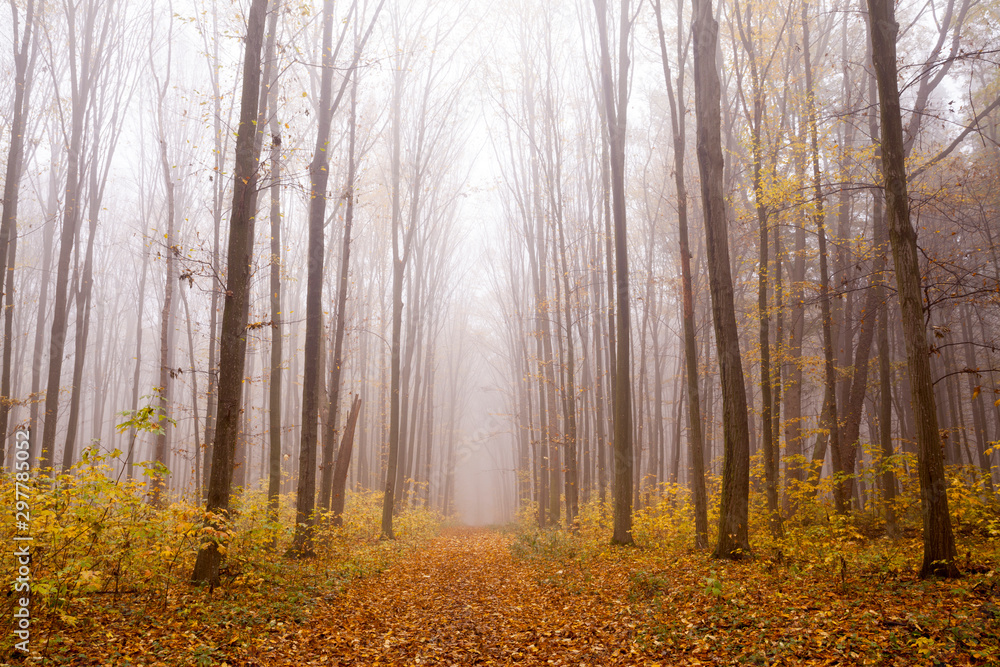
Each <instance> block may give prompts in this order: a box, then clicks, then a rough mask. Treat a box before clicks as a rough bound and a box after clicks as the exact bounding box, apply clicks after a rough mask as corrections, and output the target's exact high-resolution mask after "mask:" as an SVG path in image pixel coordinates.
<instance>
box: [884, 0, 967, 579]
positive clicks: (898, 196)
mask: <svg viewBox="0 0 1000 667" xmlns="http://www.w3.org/2000/svg"><path fill="white" fill-rule="evenodd" d="M868 14H869V21H870V37H871V43H872V64H873V65H874V69H875V79H876V81H877V83H878V97H879V111H880V119H881V127H880V130H881V136H882V174H883V177H884V179H885V208H886V211H885V213H886V218H887V219H888V227H889V242H890V244H891V246H892V258H893V263H894V265H895V268H896V285H897V290H898V294H899V306H900V310H901V313H902V329H903V338H904V340H905V342H906V363H907V370H908V372H909V378H910V401H911V404H912V406H913V412H914V417H915V422H916V423H915V426H916V432H917V458H918V466H919V470H920V506H921V510H922V513H923V522H924V531H923V541H924V559H923V564H922V565H921V567H920V576H921V577H928V576H932V575H940V576H945V577H955V576H958V566H957V565H956V564H955V538H954V536H953V535H952V530H951V516H950V515H949V513H948V494H947V482H946V481H945V477H944V460H943V455H942V452H941V434H940V432H939V431H938V422H937V407H936V405H935V400H934V385H933V381H932V380H931V366H930V358H929V356H928V346H927V333H926V331H925V329H924V303H923V297H922V294H921V289H920V261H919V256H918V255H917V234H916V231H915V230H914V229H913V225H912V224H911V222H910V202H909V195H908V194H907V182H906V167H905V164H904V144H903V123H902V114H901V112H900V101H899V84H898V81H897V76H898V70H897V66H896V36H897V35H898V33H899V24H898V23H896V18H895V10H894V7H893V3H892V2H891V0H868Z"/></svg>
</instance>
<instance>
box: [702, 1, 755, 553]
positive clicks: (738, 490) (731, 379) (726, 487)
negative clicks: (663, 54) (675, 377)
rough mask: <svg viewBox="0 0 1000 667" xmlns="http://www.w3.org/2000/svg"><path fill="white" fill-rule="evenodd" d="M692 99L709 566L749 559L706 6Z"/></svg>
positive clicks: (744, 447)
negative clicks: (708, 350)
mask: <svg viewBox="0 0 1000 667" xmlns="http://www.w3.org/2000/svg"><path fill="white" fill-rule="evenodd" d="M693 22H694V24H693V28H692V29H693V32H694V91H695V118H696V119H697V152H698V168H699V172H700V174H701V201H702V207H703V209H704V219H705V239H706V243H707V255H708V280H709V287H710V291H711V295H712V321H713V323H714V325H715V344H716V348H717V352H718V360H719V376H720V379H721V382H722V411H723V412H722V424H723V432H724V457H725V458H724V461H723V468H722V501H721V506H720V507H719V541H718V543H717V544H716V547H715V551H714V552H713V553H712V556H713V557H714V558H730V559H734V560H738V559H741V558H746V557H748V556H749V555H750V541H749V537H748V534H747V521H748V516H749V502H750V500H749V497H750V430H749V424H748V421H747V419H748V417H747V397H746V384H745V382H744V378H743V362H742V359H741V356H740V341H739V332H738V330H737V327H736V306H735V301H734V296H733V278H732V273H731V269H730V266H731V264H730V258H729V237H728V232H727V229H726V226H727V225H726V201H725V197H724V195H723V190H722V184H723V167H724V163H723V158H722V115H721V101H720V97H721V93H720V83H719V71H718V66H717V64H716V60H715V55H716V50H717V49H718V40H719V24H718V22H717V21H716V20H715V18H714V17H713V15H712V2H711V0H694V19H693Z"/></svg>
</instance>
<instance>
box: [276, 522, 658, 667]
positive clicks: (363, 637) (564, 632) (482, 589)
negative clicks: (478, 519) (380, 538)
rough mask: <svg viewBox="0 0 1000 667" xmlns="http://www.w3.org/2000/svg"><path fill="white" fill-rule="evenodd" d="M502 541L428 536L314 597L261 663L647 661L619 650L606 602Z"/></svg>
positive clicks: (620, 628) (623, 629) (621, 628)
mask: <svg viewBox="0 0 1000 667" xmlns="http://www.w3.org/2000/svg"><path fill="white" fill-rule="evenodd" d="M508 542H509V538H507V537H504V536H502V535H499V534H497V533H491V532H486V531H455V532H452V533H449V534H446V535H443V536H441V537H438V538H436V539H434V540H432V541H431V542H429V543H428V544H427V545H425V546H423V547H421V548H419V549H417V550H415V551H414V552H413V553H412V554H411V555H409V556H406V557H403V558H400V559H399V560H398V561H397V562H396V563H395V564H394V565H393V566H392V567H390V568H389V569H387V570H386V571H385V572H383V573H381V574H380V575H378V576H376V577H372V578H370V579H366V580H362V581H359V582H357V583H355V584H353V585H352V586H351V587H349V588H348V590H347V591H345V593H344V594H343V595H342V596H338V597H337V598H336V599H334V600H330V601H324V602H323V603H321V604H320V605H319V607H318V608H317V609H316V610H315V613H314V614H313V623H312V624H311V625H310V626H307V627H305V628H304V629H302V630H301V631H299V632H298V633H297V636H294V637H289V641H288V643H287V644H286V645H285V647H284V648H285V649H286V650H288V653H287V654H285V655H284V656H283V655H280V654H279V655H270V656H267V657H266V664H275V665H278V664H289V665H292V664H304V663H306V662H308V664H329V665H378V664H392V665H514V664H517V665H540V664H544V665H560V664H562V665H626V664H646V663H647V661H646V660H643V659H641V658H639V656H635V655H633V656H632V657H631V658H630V657H629V656H628V652H629V650H628V649H627V648H626V647H624V646H623V639H624V637H623V635H626V634H628V627H627V625H628V624H627V623H625V622H624V621H625V619H618V620H619V621H622V623H619V622H616V619H615V615H616V612H615V608H614V607H615V606H613V605H610V604H606V603H604V602H602V601H601V600H600V599H599V598H598V597H597V596H593V595H587V594H585V593H584V594H581V591H574V592H572V593H570V592H569V591H567V590H564V589H563V588H561V587H560V586H558V585H553V584H552V583H549V582H545V579H546V578H548V577H555V578H556V580H558V577H559V575H560V574H561V573H562V572H561V571H557V572H554V573H548V574H547V573H543V572H538V571H536V570H535V569H534V568H533V567H532V566H533V563H530V562H526V561H521V560H519V559H516V558H514V557H513V556H512V555H511V552H510V548H509V544H508ZM624 643H629V642H624ZM276 648H278V649H279V651H276V653H279V652H280V648H281V647H280V646H279V647H276ZM293 656H294V657H293ZM261 657H262V658H263V657H264V656H261Z"/></svg>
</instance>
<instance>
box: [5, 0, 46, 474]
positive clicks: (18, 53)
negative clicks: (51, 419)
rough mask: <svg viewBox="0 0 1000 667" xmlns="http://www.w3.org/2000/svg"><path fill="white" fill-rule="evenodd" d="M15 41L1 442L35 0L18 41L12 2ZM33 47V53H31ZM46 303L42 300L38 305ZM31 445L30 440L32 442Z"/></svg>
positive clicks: (7, 394) (8, 395) (7, 196)
mask: <svg viewBox="0 0 1000 667" xmlns="http://www.w3.org/2000/svg"><path fill="white" fill-rule="evenodd" d="M10 6H11V12H12V13H13V21H14V25H13V35H14V36H15V39H14V40H12V41H13V42H14V110H13V111H14V117H13V119H12V120H11V124H10V146H9V147H8V151H7V171H6V175H5V177H4V191H3V217H2V222H0V294H6V297H7V305H6V307H5V313H4V314H5V318H4V320H5V321H4V349H3V379H2V381H0V442H4V443H5V442H7V423H8V415H9V412H10V406H11V402H10V398H11V391H10V375H11V367H10V362H11V352H12V348H13V347H14V341H13V328H12V327H13V309H14V303H15V302H14V260H15V259H16V248H17V205H18V202H19V200H20V189H21V173H22V171H23V167H24V138H25V128H26V126H27V115H28V108H29V106H30V105H29V98H30V96H31V95H30V92H31V86H30V84H29V81H30V79H31V74H32V73H33V72H34V69H35V57H36V54H37V53H38V39H37V38H35V39H32V30H33V29H34V28H35V3H34V0H28V4H27V7H26V8H25V16H24V33H23V34H22V35H21V43H20V46H19V45H18V42H17V38H16V37H17V29H18V28H17V23H18V16H17V5H16V4H14V3H11V5H10ZM29 49H30V53H29ZM42 307H43V305H42V304H40V305H39V308H42ZM29 446H30V442H29ZM3 465H4V446H3V445H0V468H2V467H3Z"/></svg>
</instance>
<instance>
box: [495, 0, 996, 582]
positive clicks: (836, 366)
mask: <svg viewBox="0 0 1000 667" xmlns="http://www.w3.org/2000/svg"><path fill="white" fill-rule="evenodd" d="M590 9H592V10H593V11H584V9H581V7H579V6H576V5H574V4H572V3H552V4H549V5H547V6H546V7H545V8H544V9H541V8H539V9H528V8H524V9H522V10H521V11H519V12H515V13H513V14H512V18H511V19H510V21H508V23H507V27H508V30H509V35H510V37H511V38H512V39H511V42H512V43H514V44H515V45H516V47H515V50H516V53H517V59H516V60H511V63H512V64H511V65H510V67H508V68H498V70H497V71H496V72H491V74H492V75H493V76H492V77H491V79H490V81H489V84H490V87H491V90H492V91H493V93H492V99H493V101H494V111H495V117H496V120H495V123H494V125H495V128H496V129H495V130H494V131H493V134H494V140H493V144H494V150H495V152H496V154H497V156H498V160H500V161H501V163H502V165H503V167H502V176H501V181H502V183H503V189H504V190H503V191H504V193H505V195H506V196H507V198H508V203H506V205H505V206H504V208H503V211H502V224H503V225H504V226H505V227H506V231H505V232H503V233H502V236H501V238H500V241H501V242H502V243H503V250H502V254H499V253H498V256H497V264H498V266H501V267H502V268H499V269H498V271H499V275H498V276H497V278H496V279H495V280H494V290H493V291H494V294H495V298H496V299H497V300H498V301H502V302H504V303H505V304H509V305H507V306H506V307H505V309H504V310H503V311H502V312H503V313H504V323H505V332H504V336H503V337H502V339H498V341H497V349H498V350H501V351H502V352H501V354H502V355H503V357H504V358H505V360H506V364H505V369H504V371H503V373H502V375H503V377H505V378H506V382H508V383H509V385H508V386H509V387H510V389H509V391H508V400H507V410H508V413H509V414H510V415H511V417H510V423H511V429H512V431H513V433H514V434H515V436H514V437H513V439H512V444H513V454H512V458H511V460H512V461H513V462H514V463H515V465H516V466H517V469H518V471H519V472H518V483H517V489H518V494H519V498H520V499H521V500H522V501H523V502H527V501H534V502H535V503H536V506H537V517H538V522H539V523H540V524H542V525H548V524H559V523H561V522H562V518H563V517H562V515H561V512H560V502H562V503H564V506H565V520H566V525H572V522H573V520H574V518H575V515H576V511H577V508H576V506H575V498H576V496H578V495H579V496H580V497H582V498H584V499H587V498H589V497H590V496H591V494H592V493H594V492H596V494H597V495H598V496H599V498H601V499H602V500H603V499H604V498H605V494H606V488H607V485H608V480H609V479H611V477H612V476H614V479H616V480H618V482H616V484H615V486H614V494H613V495H614V498H615V517H616V521H615V533H614V538H613V539H614V541H616V542H628V541H630V540H631V536H630V535H627V531H628V523H627V518H626V517H627V516H628V512H629V511H630V508H631V504H632V497H633V496H632V494H633V493H637V494H638V495H637V496H636V498H637V499H638V502H644V498H647V497H648V495H647V494H649V493H656V492H657V490H658V489H660V488H661V487H660V486H659V485H660V484H661V483H663V482H684V483H685V484H687V485H688V486H689V487H690V491H691V494H692V501H693V502H692V504H693V507H694V514H695V526H696V529H695V534H696V535H695V542H696V545H697V546H699V547H705V546H707V543H708V539H707V537H708V524H707V511H706V491H705V475H706V472H710V473H715V474H717V475H719V478H718V484H719V490H720V496H721V497H720V502H721V508H720V523H719V526H718V531H717V533H716V537H717V542H716V546H715V551H714V555H716V556H717V557H727V558H740V557H743V556H745V555H747V554H749V553H751V543H750V536H749V535H748V532H747V527H748V526H747V524H748V497H749V491H750V485H751V475H750V471H751V461H759V465H760V468H759V471H760V473H759V483H760V485H761V489H762V490H763V491H764V493H765V498H766V504H767V508H768V513H769V515H770V521H769V526H770V528H769V529H770V531H771V532H772V533H773V534H774V535H780V534H781V532H782V521H783V518H787V517H789V516H791V514H792V513H793V512H794V511H795V507H796V503H797V499H799V498H802V497H803V494H807V495H812V494H814V493H815V489H816V488H817V486H818V483H819V480H820V479H821V478H822V477H825V476H827V475H834V476H835V478H836V482H835V483H834V484H833V487H832V489H833V500H834V503H835V506H836V509H837V511H839V512H849V511H851V510H852V508H856V509H873V510H875V509H877V511H878V512H879V513H882V514H883V515H884V518H885V521H886V526H887V530H888V531H889V532H893V531H894V530H895V516H894V509H893V508H894V503H893V498H894V497H895V495H896V493H897V487H898V485H899V484H900V480H897V479H895V478H894V476H893V472H892V470H893V469H894V466H892V465H889V462H891V461H893V460H895V459H891V458H890V457H893V456H894V454H897V453H900V452H909V453H912V454H914V455H915V458H916V465H915V468H914V469H913V470H912V471H910V472H912V473H913V474H914V475H915V476H916V477H917V478H918V479H919V483H920V487H921V499H922V506H923V515H924V518H925V530H924V539H925V554H924V564H923V570H922V572H923V573H924V574H925V575H926V574H932V573H939V574H953V573H954V565H953V561H954V547H953V544H952V537H951V529H950V523H949V521H948V509H947V495H946V493H945V489H946V486H947V481H946V478H945V472H944V463H945V462H947V463H948V464H953V465H959V464H964V465H967V466H970V467H975V468H977V469H978V470H979V473H978V475H977V479H978V480H981V483H982V485H983V487H984V488H985V489H987V490H988V491H987V492H988V494H990V495H992V489H993V478H992V475H993V474H994V473H993V471H992V469H991V468H992V458H991V457H992V456H993V455H992V454H991V443H995V442H996V441H997V439H998V438H1000V430H998V428H1000V420H998V413H997V411H996V409H995V408H996V406H994V409H993V410H992V411H990V410H989V405H990V404H991V403H992V402H993V401H995V400H996V398H997V393H996V392H997V388H998V387H997V385H996V383H995V379H994V377H995V373H994V370H993V369H994V368H995V367H996V361H995V354H996V340H995V337H994V335H993V333H992V329H991V328H990V327H991V325H990V323H992V322H993V321H994V319H995V317H996V298H995V294H996V289H997V285H998V282H997V281H998V276H1000V274H998V272H997V270H996V266H995V261H993V260H992V259H991V257H992V256H993V254H994V253H995V249H994V246H993V240H992V238H991V236H992V232H991V231H990V229H989V227H990V216H991V215H992V214H993V212H995V210H996V209H995V206H996V202H995V201H991V202H990V203H987V202H986V201H985V200H983V199H977V200H976V203H974V204H973V203H972V201H971V200H968V199H966V194H965V193H966V192H968V191H969V190H968V189H969V188H970V185H971V184H970V183H969V182H968V181H967V180H966V179H967V178H968V174H969V172H968V166H967V165H969V164H975V165H977V167H976V168H975V169H977V170H978V169H979V168H983V167H986V165H991V164H992V161H993V160H994V159H995V157H996V153H995V148H990V147H989V146H990V144H989V137H990V136H993V134H995V132H996V117H995V115H991V113H992V110H993V109H994V108H995V106H996V102H995V100H994V99H993V97H992V96H995V81H992V80H991V79H990V77H988V76H985V77H984V73H985V69H988V67H989V65H988V64H987V62H986V61H987V60H988V56H987V55H986V53H987V52H988V51H989V46H990V44H991V42H990V36H989V35H986V34H983V33H980V32H979V31H977V30H975V29H972V28H970V25H971V23H970V21H974V20H975V19H974V17H975V16H976V15H977V13H978V12H983V11H985V12H986V13H989V12H990V11H993V10H990V9H987V8H986V7H983V6H975V5H973V4H972V3H967V2H962V1H961V0H957V1H956V2H949V3H947V5H946V6H943V7H940V8H935V13H934V14H928V13H925V12H926V11H930V9H929V8H925V10H918V9H915V8H914V9H910V8H907V9H906V11H907V12H908V15H907V16H906V17H905V19H904V21H905V25H907V26H909V28H908V32H906V33H897V32H896V28H893V26H895V25H896V24H895V18H894V16H893V15H892V13H891V12H890V13H889V14H886V13H885V12H886V10H885V8H884V7H882V8H878V7H872V8H869V7H867V6H857V7H850V6H848V7H845V6H841V5H837V6H834V7H828V6H825V5H822V4H821V3H820V4H817V3H807V2H791V3H786V4H785V5H781V6H771V5H768V6H763V5H760V4H759V3H754V2H749V3H748V2H738V3H735V4H727V5H721V6H719V7H713V5H712V4H711V3H709V2H704V3H701V2H696V3H695V5H694V7H693V9H691V8H688V7H686V6H685V5H684V3H675V4H673V6H670V7H668V6H667V5H666V3H663V2H655V3H653V4H652V6H646V7H645V8H644V9H642V10H638V11H637V10H636V9H635V8H630V6H629V3H627V2H623V3H620V4H619V5H618V6H616V7H613V8H612V7H608V6H607V5H606V4H605V3H602V2H595V3H594V7H593V8H590ZM879 12H881V14H879ZM876 16H878V18H877V19H876V18H874V17H876ZM869 17H872V18H869ZM720 20H721V22H720ZM872 26H874V27H872ZM883 28H884V30H883ZM880 31H881V32H880ZM574 32H575V34H574ZM897 42H898V43H899V44H900V51H899V52H900V53H905V54H907V55H908V57H909V58H910V59H911V61H912V62H913V63H914V65H913V66H911V67H910V69H912V70H914V72H915V73H914V74H912V77H911V78H910V79H909V80H907V79H904V83H906V84H907V88H904V90H903V93H902V99H903V100H904V102H903V103H902V105H901V104H900V98H901V94H900V92H899V90H898V89H897V87H896V85H895V84H896V81H897V79H898V78H899V73H898V72H897V71H896V69H895V66H894V68H893V70H892V71H891V72H889V71H884V72H883V71H882V69H883V67H886V65H885V62H884V59H886V58H888V59H889V60H891V61H892V63H895V62H896V61H897V58H896V55H891V56H886V55H885V54H884V53H883V54H879V53H878V52H879V49H882V50H883V51H885V52H886V53H887V52H888V51H887V50H888V49H889V47H892V48H893V49H895V48H896V44H897ZM553 43H556V44H566V43H572V44H573V45H574V48H575V49H576V50H575V51H572V52H568V53H567V52H565V51H562V52H559V51H557V50H555V49H553V48H552V44H553ZM616 43H617V52H616V48H615V46H616ZM928 44H930V45H931V46H930V48H929V49H927V48H925V46H926V45H928ZM644 50H645V54H646V55H645V57H644V58H640V56H639V55H637V54H640V53H643V52H644ZM856 54H861V55H863V56H864V57H856ZM893 54H895V50H894V51H893ZM615 55H617V58H616V57H615ZM879 59H883V60H881V61H880V60H879ZM633 60H634V61H636V62H633ZM873 62H874V63H875V65H874V67H873V66H872V63H873ZM904 62H905V61H904ZM653 67H655V68H658V69H659V70H660V72H661V75H660V76H659V78H658V80H657V79H656V78H655V77H654V76H652V74H651V72H652V71H654V70H653ZM692 77H693V86H692V85H691V83H688V81H689V79H690V78H692ZM957 81H966V82H968V83H969V85H968V86H967V89H968V90H970V91H972V92H971V94H970V97H968V98H967V99H965V100H964V102H960V101H959V100H955V99H951V100H950V101H949V100H945V99H944V97H943V96H942V91H943V90H945V88H943V87H942V86H948V85H951V84H954V82H957ZM986 81H991V83H989V84H986V85H984V84H985V83H986ZM887 82H889V83H892V85H891V86H890V85H889V83H887ZM942 82H950V84H943V83H942ZM973 82H974V83H973ZM692 87H693V89H694V90H693V95H692V91H691V88H692ZM637 92H638V93H639V94H638V95H637ZM629 96H631V100H632V101H631V108H632V109H636V108H637V107H638V108H641V113H642V122H643V123H644V124H645V125H646V127H645V128H643V129H641V130H633V131H630V132H629V133H628V140H627V141H626V142H625V143H624V144H616V142H617V141H619V140H620V138H619V135H620V134H623V133H625V128H624V127H623V126H620V125H619V123H624V121H623V119H624V117H625V111H626V109H629V103H628V99H629ZM637 98H639V99H640V100H641V102H637ZM623 100H625V102H623ZM960 105H961V108H960ZM570 109H572V110H573V111H572V112H570V111H568V110H570ZM909 109H912V111H909ZM902 110H908V111H902ZM692 111H693V118H694V120H695V123H694V125H695V127H694V128H693V130H692V129H691V127H690V124H689V123H688V122H687V120H688V118H689V117H691V116H690V115H689V114H691V112H692ZM928 118H935V119H937V120H938V121H940V122H937V123H933V122H928V121H927V119H928ZM895 126H899V127H904V128H905V131H902V130H901V132H902V137H903V138H902V139H900V140H899V141H901V143H900V144H899V146H898V147H896V148H894V144H893V141H894V140H893V139H891V138H890V134H891V133H892V132H894V130H893V127H895ZM976 136H978V137H979V139H980V141H979V145H978V146H976V145H973V143H972V142H969V141H968V139H969V138H970V137H976ZM567 137H572V139H567ZM963 142H966V143H963ZM688 143H693V144H694V147H695V155H696V157H697V165H698V170H697V172H696V173H695V172H694V168H693V166H690V163H689V161H686V160H685V157H686V154H687V145H688ZM577 144H578V145H577ZM622 145H624V146H625V147H626V155H625V157H624V158H623V157H622V156H621V154H620V153H619V152H618V151H620V150H621V146H622ZM963 146H964V148H960V147H963ZM894 152H895V153H898V154H894ZM905 158H910V162H909V163H908V164H909V167H904V165H903V160H904V159H905ZM897 161H898V162H899V164H896V162H897ZM622 164H624V165H625V167H624V169H625V180H626V183H627V184H629V185H628V187H627V189H626V190H625V194H624V195H623V196H624V199H623V203H621V204H619V199H618V198H619V196H620V195H619V193H618V191H617V189H616V188H617V187H618V186H617V180H616V179H618V178H619V176H618V170H619V169H620V168H621V166H620V165H622ZM991 168H992V167H987V169H991ZM907 169H908V171H907ZM692 178H696V179H697V181H698V182H699V184H700V191H701V197H700V199H699V200H692V199H689V197H688V188H687V183H688V181H689V180H690V179H692ZM907 182H909V183H910V186H909V190H910V194H909V195H907V194H904V193H903V191H904V190H906V188H907ZM984 185H985V182H984V181H980V182H979V184H978V185H975V186H971V188H972V189H975V190H976V191H978V192H980V193H982V192H983V190H982V187H983V186H984ZM915 192H919V193H920V195H914V194H913V193H915ZM890 201H891V203H890ZM960 201H961V202H962V203H959V202H960ZM945 202H948V203H947V204H945ZM969 204H971V206H970V207H968V208H966V206H967V205H969ZM945 209H947V212H945ZM960 211H963V212H961V213H960ZM974 219H976V220H977V221H976V222H973V220H974ZM626 221H627V223H626ZM626 224H627V230H628V231H627V236H626V235H625V233H624V230H625V229H626ZM918 229H919V232H920V234H919V239H918V236H917V231H918ZM563 238H571V239H575V240H576V242H575V243H572V244H569V245H567V246H566V247H565V248H564V247H563V245H562V243H563V241H562V239H563ZM917 240H919V243H920V245H919V249H920V252H918V245H917ZM890 241H891V243H890ZM970 243H971V245H970ZM733 248H735V249H736V251H735V252H733V251H732V249H733ZM567 250H568V253H569V257H570V260H569V261H568V262H567V261H566V259H565V258H564V255H563V253H565V252H567ZM626 252H627V254H628V255H629V257H628V258H627V259H626V258H625V257H624V255H625V254H626ZM626 262H631V263H632V268H631V271H630V270H629V269H628V268H627V263H626ZM501 263H502V264H501ZM706 274H707V275H706ZM501 276H503V277H501ZM973 276H975V277H973ZM628 281H631V282H632V289H631V296H632V298H633V299H635V300H637V301H634V302H633V303H635V305H634V306H632V307H631V308H630V307H629V303H628V297H629V294H630V291H629V289H628V287H627V283H628ZM623 285H624V286H625V289H624V291H623V290H622V288H623ZM897 297H898V298H897ZM973 314H975V317H976V318H977V320H978V323H979V324H980V327H979V328H976V326H974V323H973V322H972V319H971V317H970V316H971V315H973ZM630 317H632V318H633V319H632V321H631V323H630V321H629V320H630ZM893 323H897V325H896V326H893ZM622 331H625V332H627V335H625V336H622V335H621V332H622ZM876 334H877V335H876ZM713 341H714V346H713ZM713 347H714V349H713ZM953 348H957V349H961V350H967V351H969V353H970V355H969V356H965V357H959V356H957V355H956V349H953ZM578 350H579V351H580V352H579V353H576V351H578ZM949 350H950V351H949ZM960 380H963V381H960ZM989 396H992V397H993V398H992V399H990V398H986V397H989ZM630 400H632V401H633V402H632V403H631V404H630V403H629V401H630ZM622 406H628V407H627V408H625V412H624V413H621V412H619V410H620V409H621V408H622ZM987 411H990V412H991V414H990V415H989V416H987V414H986V413H987ZM939 421H940V423H941V425H942V428H940V429H939V427H938V422H939ZM578 426H579V427H578ZM623 428H624V429H625V431H626V432H627V433H628V437H627V438H623V437H622V435H621V433H620V432H619V431H620V430H621V429H623ZM939 433H943V434H944V442H943V443H942V440H941V436H940V435H938V434H939ZM627 440H631V447H632V448H631V450H630V449H629V448H628V447H627V446H626V444H627V443H626V441H627ZM682 461H683V465H682V463H681V462H682ZM865 469H870V470H874V471H876V472H878V475H877V480H878V483H877V487H878V488H874V487H869V486H866V484H865V483H864V482H863V481H862V476H861V475H860V474H859V473H861V472H862V471H864V470H865ZM623 479H624V480H628V483H626V484H625V485H624V486H622V487H620V486H618V483H619V482H621V480H623ZM560 487H561V488H560Z"/></svg>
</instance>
